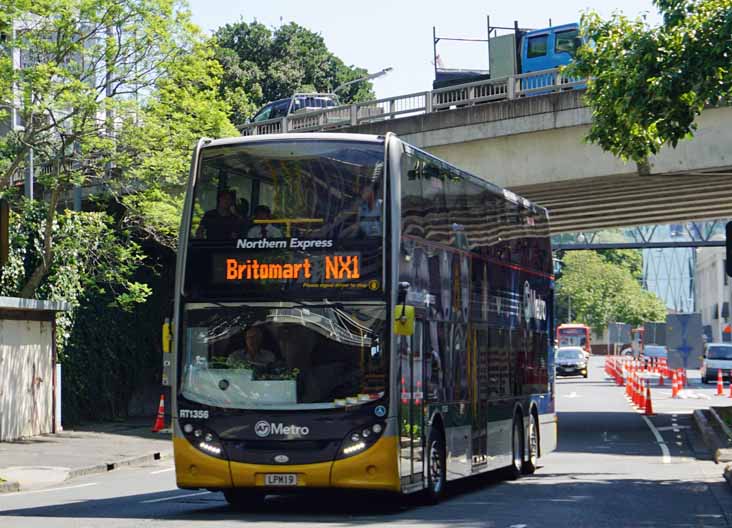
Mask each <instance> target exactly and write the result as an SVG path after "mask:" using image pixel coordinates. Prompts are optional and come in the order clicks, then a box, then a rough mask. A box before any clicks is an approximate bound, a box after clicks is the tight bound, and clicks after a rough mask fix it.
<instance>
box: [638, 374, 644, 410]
mask: <svg viewBox="0 0 732 528" xmlns="http://www.w3.org/2000/svg"><path fill="white" fill-rule="evenodd" d="M644 388H645V382H644V381H641V382H640V383H638V409H640V410H641V411H642V410H643V409H645V408H646V393H645V391H644V390H643V389H644Z"/></svg>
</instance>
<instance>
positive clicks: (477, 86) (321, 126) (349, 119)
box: [239, 68, 585, 136]
mask: <svg viewBox="0 0 732 528" xmlns="http://www.w3.org/2000/svg"><path fill="white" fill-rule="evenodd" d="M584 84H585V80H584V79H578V78H574V77H569V76H567V75H565V74H564V73H562V72H561V71H560V69H559V68H554V69H551V70H542V71H537V72H531V73H522V74H518V75H511V76H510V77H502V78H500V79H489V80H485V81H476V82H471V83H466V84H459V85H455V86H448V87H445V88H439V89H437V90H429V91H426V92H416V93H411V94H407V95H400V96H397V97H387V98H386V99H376V100H374V101H365V102H361V103H353V104H350V105H341V106H333V107H330V108H325V109H323V110H315V111H312V112H304V113H302V114H291V115H289V116H286V117H281V118H277V119H269V120H266V121H259V122H257V123H247V124H245V125H242V126H240V127H239V130H240V131H241V133H242V135H243V136H255V135H263V134H280V133H288V132H315V131H326V130H335V129H339V128H345V127H351V126H356V125H361V124H364V123H374V122H378V121H386V120H390V119H396V118H401V117H408V116H413V115H420V114H430V113H433V112H439V111H444V110H450V109H454V108H462V107H465V106H473V105H478V104H483V103H488V102H492V101H500V100H505V99H519V98H521V97H530V96H533V95H542V94H546V93H554V92H560V91H563V90H573V89H577V88H582V87H584Z"/></svg>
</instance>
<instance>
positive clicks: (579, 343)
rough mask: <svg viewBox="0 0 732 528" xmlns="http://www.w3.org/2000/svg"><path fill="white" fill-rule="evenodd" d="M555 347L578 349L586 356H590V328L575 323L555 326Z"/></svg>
mask: <svg viewBox="0 0 732 528" xmlns="http://www.w3.org/2000/svg"><path fill="white" fill-rule="evenodd" d="M557 345H558V346H560V347H565V346H576V347H580V348H582V349H583V350H584V351H585V352H586V353H587V354H591V353H592V348H591V347H590V327H589V326H587V325H584V324H577V323H565V324H560V325H559V326H557Z"/></svg>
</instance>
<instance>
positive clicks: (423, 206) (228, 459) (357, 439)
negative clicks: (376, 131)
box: [171, 134, 556, 506]
mask: <svg viewBox="0 0 732 528" xmlns="http://www.w3.org/2000/svg"><path fill="white" fill-rule="evenodd" d="M175 292H176V303H175V326H174V328H175V332H174V337H173V347H174V352H175V353H174V357H175V364H174V370H173V372H174V373H175V375H174V376H172V380H171V381H172V390H173V394H174V401H173V442H174V453H175V469H176V479H177V484H178V486H179V487H181V488H185V489H198V488H204V489H209V490H216V491H223V493H224V495H225V497H226V499H227V500H228V501H229V502H230V503H232V504H236V505H239V506H242V505H246V504H251V502H253V501H258V500H261V499H262V498H263V497H264V496H265V495H266V494H267V493H272V492H278V493H281V492H284V491H295V490H299V489H303V488H352V489H362V490H381V491H391V492H395V493H411V492H417V491H422V490H424V492H425V494H426V496H427V497H428V498H429V499H430V500H431V501H436V500H438V499H439V498H440V497H441V496H442V495H443V493H444V490H445V486H446V483H447V481H449V480H453V479H458V478H461V477H467V476H470V475H475V474H477V473H481V472H484V471H488V470H494V469H498V468H506V472H507V475H508V476H509V477H511V478H516V477H518V476H519V475H520V474H522V473H532V472H533V471H534V470H535V468H536V466H537V458H538V457H540V456H542V455H545V454H546V453H548V452H550V451H552V450H553V449H554V448H555V446H556V415H555V409H554V402H555V400H554V392H553V388H554V387H553V382H552V378H551V377H550V375H551V374H552V373H553V371H554V365H553V355H552V354H550V350H551V344H552V343H551V341H552V336H553V332H552V328H551V321H552V319H553V317H552V310H553V277H552V253H551V247H550V242H549V226H548V219H547V213H546V211H545V210H544V209H542V208H540V207H538V206H536V205H534V204H532V203H530V202H528V201H527V200H524V199H522V198H520V197H518V196H516V195H514V194H512V193H510V192H508V191H505V190H503V189H501V188H499V187H497V186H495V185H492V184H490V183H488V182H486V181H484V180H482V179H479V178H477V177H475V176H472V175H470V174H467V173H466V172H464V171H461V170H459V169H457V168H455V167H453V166H451V165H449V164H447V163H445V162H443V161H441V160H439V159H437V158H435V157H433V156H431V155H429V154H427V153H426V152H423V151H421V150H419V149H417V148H415V147H412V146H410V145H408V144H407V143H404V142H403V141H401V140H400V139H398V138H397V137H396V136H394V135H392V134H389V135H387V136H386V137H381V136H365V135H353V134H287V135H272V136H269V135H268V136H258V137H257V136H254V137H246V138H232V139H222V140H215V141H214V140H201V141H200V142H199V144H198V146H197V148H196V150H195V153H194V155H193V163H192V169H191V175H190V182H189V186H188V190H187V196H186V202H185V207H184V214H183V219H182V227H181V232H180V250H179V253H178V262H177V277H176V285H175Z"/></svg>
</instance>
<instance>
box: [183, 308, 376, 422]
mask: <svg viewBox="0 0 732 528" xmlns="http://www.w3.org/2000/svg"><path fill="white" fill-rule="evenodd" d="M288 304H289V306H287V305H288ZM283 306H287V307H283ZM385 319H386V308H385V306H384V305H383V304H379V305H377V304H371V305H368V304H360V305H357V304H348V305H344V304H338V305H325V304H319V305H312V306H307V307H306V306H303V305H302V304H301V303H277V305H276V306H275V305H273V304H271V303H270V304H269V305H268V304H265V303H257V304H248V305H246V306H245V305H240V306H212V305H210V304H204V303H200V305H189V306H188V307H187V308H186V309H185V312H184V325H185V326H184V328H185V333H184V336H183V340H184V343H183V349H182V350H183V354H182V363H183V368H182V385H181V389H182V390H181V393H182V395H183V396H184V397H185V398H187V399H189V400H191V401H195V402H198V403H202V404H205V405H214V406H218V407H225V408H238V409H278V410H282V409H285V410H286V409H308V408H311V409H327V408H336V407H346V406H354V405H362V404H364V403H368V402H372V401H375V400H378V399H381V398H382V397H383V396H384V392H385V385H386V372H387V365H388V359H387V357H386V353H385V346H384V343H385V339H384V336H385V324H384V322H385Z"/></svg>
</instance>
